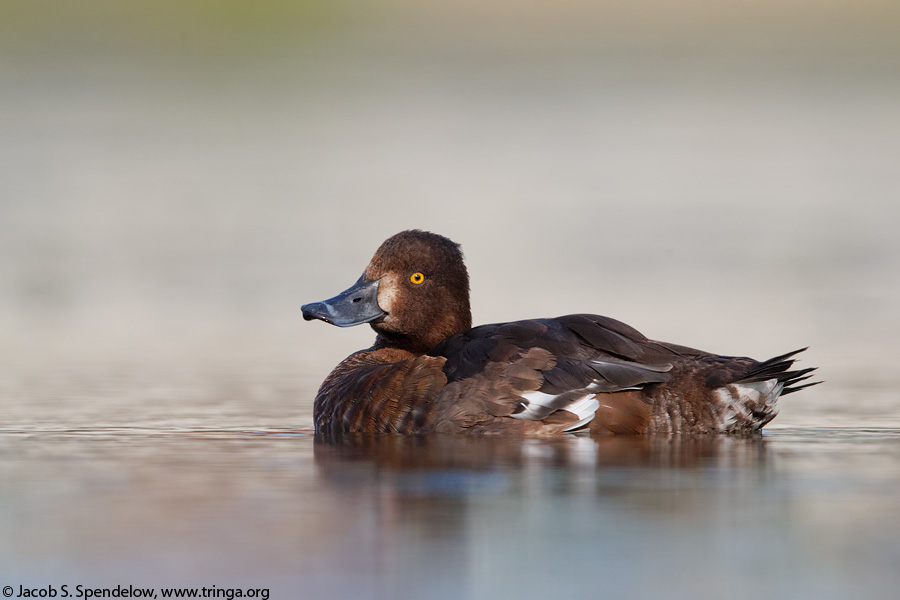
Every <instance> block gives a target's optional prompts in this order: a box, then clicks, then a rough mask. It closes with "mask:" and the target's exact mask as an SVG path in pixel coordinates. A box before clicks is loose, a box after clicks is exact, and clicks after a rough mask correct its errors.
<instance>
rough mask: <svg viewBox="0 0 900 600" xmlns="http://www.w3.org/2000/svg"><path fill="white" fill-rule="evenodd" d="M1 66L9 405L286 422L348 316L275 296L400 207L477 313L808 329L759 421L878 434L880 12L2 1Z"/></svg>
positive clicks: (742, 340)
mask: <svg viewBox="0 0 900 600" xmlns="http://www.w3.org/2000/svg"><path fill="white" fill-rule="evenodd" d="M0 82H2V84H0V361H2V363H3V364H4V365H5V367H4V370H6V371H7V372H8V373H9V375H10V376H9V377H8V378H7V379H6V381H5V383H4V385H5V386H6V388H7V389H6V391H5V393H3V394H2V398H3V401H2V405H3V410H4V411H5V412H6V414H7V418H8V419H10V421H9V423H11V424H12V425H16V424H19V425H21V426H23V427H37V426H46V427H70V426H73V424H74V425H78V424H81V425H85V426H87V425H96V424H98V423H110V424H120V425H122V424H128V425H147V424H150V425H152V424H159V423H161V422H164V421H165V420H166V419H169V418H177V419H180V420H177V423H178V424H184V423H186V422H189V420H190V419H191V418H193V417H194V416H196V419H197V422H198V423H203V422H207V423H208V418H209V414H210V413H209V412H205V413H203V414H202V415H197V414H195V412H192V410H193V408H192V407H196V406H198V405H201V404H202V405H204V406H205V407H206V409H209V408H211V407H212V406H217V405H218V406H221V411H220V414H219V416H220V417H221V419H222V421H221V422H222V423H224V424H232V425H240V424H242V423H246V424H247V425H248V426H260V427H265V426H273V425H275V424H278V425H282V426H287V425H290V426H297V427H308V426H310V424H311V420H310V406H311V402H312V397H313V395H314V393H315V390H316V388H317V386H318V384H319V382H320V381H321V380H322V378H323V377H324V376H325V374H327V372H328V370H329V369H330V368H331V367H332V366H333V365H334V364H335V363H336V362H337V361H338V360H340V359H341V358H343V357H344V356H346V355H347V354H348V353H349V352H351V351H353V350H356V349H358V348H361V347H364V346H365V345H368V344H369V343H370V341H371V338H372V334H371V331H369V330H368V329H366V328H356V329H353V330H337V329H334V328H331V327H328V326H326V325H325V324H323V323H318V322H316V323H304V322H303V321H302V319H301V316H300V312H299V306H300V305H301V304H303V303H306V302H310V301H314V300H320V299H323V298H326V297H330V296H331V295H333V294H335V293H337V292H338V291H341V290H343V289H344V288H345V287H347V286H348V285H349V284H350V283H351V282H353V281H354V280H355V279H356V278H357V277H358V275H359V273H360V272H361V271H362V269H363V268H364V267H365V265H366V263H367V262H368V260H369V258H370V257H371V255H372V253H373V252H374V250H375V248H377V246H378V244H379V243H380V242H381V241H382V240H383V239H385V238H386V237H388V236H389V235H391V234H393V233H395V232H397V231H399V230H401V229H405V228H411V227H417V228H424V229H430V230H433V231H436V232H439V233H442V234H444V235H447V236H449V237H451V238H452V239H454V240H456V241H458V242H460V243H461V244H462V245H463V249H464V251H465V252H466V254H467V258H468V264H469V267H470V271H471V278H472V287H473V307H474V313H475V321H476V322H477V323H483V322H492V321H498V320H512V319H516V318H528V317H537V316H553V315H559V314H565V313H569V312H597V313H600V314H606V315H609V316H614V317H616V318H619V319H621V320H624V321H626V322H628V323H629V324H632V325H634V326H635V327H637V328H638V329H640V330H641V331H643V332H644V333H646V334H647V335H648V336H650V337H653V338H657V339H662V340H667V341H673V342H677V343H682V344H685V345H691V346H695V347H701V348H704V349H707V350H711V351H716V352H720V353H726V354H742V355H743V354H748V355H753V356H756V357H758V358H765V357H767V356H771V355H774V354H777V353H781V352H784V351H787V350H791V349H794V348H797V347H802V346H806V345H810V346H812V349H811V350H810V351H809V352H808V353H807V354H808V356H807V358H806V360H807V364H817V365H819V366H820V367H821V373H822V377H824V378H825V379H827V380H828V382H829V385H827V386H822V387H819V388H816V390H815V392H810V393H807V394H800V395H798V396H796V397H792V398H791V402H790V403H785V408H784V409H783V415H782V417H781V418H780V419H779V420H776V421H775V422H774V423H773V426H776V427H777V426H778V425H779V424H788V425H791V424H794V425H815V424H826V425H844V424H846V425H858V424H870V425H878V424H885V423H887V424H890V423H891V422H892V423H893V424H894V425H896V424H897V423H898V421H897V419H898V416H900V414H898V409H897V407H896V404H897V402H896V401H897V399H898V398H897V393H896V392H895V391H894V386H896V383H897V375H896V369H894V368H893V364H892V362H890V361H889V358H888V357H890V356H892V354H893V352H892V351H893V348H894V345H895V343H896V340H897V339H898V334H900V281H898V279H900V278H898V273H900V264H898V263H900V236H898V235H897V233H896V231H897V225H898V217H900V203H898V196H900V5H898V4H897V3H896V2H893V1H888V0H855V1H853V2H850V1H847V0H835V1H829V0H825V1H823V0H816V1H811V0H810V1H807V0H799V1H797V2H791V3H784V2H775V1H768V0H763V1H760V0H753V1H750V0H732V1H728V2H720V3H707V2H698V1H694V0H685V1H681V2H674V3H673V2H664V1H661V0H638V1H636V2H635V1H631V2H587V1H582V0H563V1H557V2H547V1H543V0H526V1H516V2H511V1H505V0H501V1H497V2H491V3H484V2H474V1H468V0H462V1H456V2H426V3H423V2H412V1H407V0H377V1H369V2H354V1H328V2H324V1H323V2H296V1H287V0H284V1H282V0H260V1H258V2H237V1H222V0H215V1H213V0H192V1H178V2H176V1H153V2H150V1H138V2H127V3H123V2H116V1H101V0H82V1H79V2H70V1H52V0H48V1H43V0H42V1H39V2H33V1H27V2H25V1H17V0H12V1H6V2H3V3H2V4H0ZM79 393H80V394H81V395H80V396H79V395H78V394H79ZM73 394H74V396H73ZM173 395H174V396H177V397H179V398H181V399H182V400H184V402H179V403H178V404H177V407H173V406H171V403H169V404H167V405H166V407H165V410H164V411H163V410H162V409H161V408H159V406H160V402H163V403H164V404H165V400H166V399H171V398H172V397H173ZM247 407H249V409H248V408H247ZM245 409H246V410H245ZM154 411H159V414H157V413H155V412H154ZM179 411H181V412H179ZM173 415H174V417H173ZM232 418H233V419H234V420H231V421H229V419H232ZM892 419H893V421H891V420H892ZM248 420H250V421H252V422H248Z"/></svg>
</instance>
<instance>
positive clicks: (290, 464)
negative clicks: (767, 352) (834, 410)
mask: <svg viewBox="0 0 900 600" xmlns="http://www.w3.org/2000/svg"><path fill="white" fill-rule="evenodd" d="M0 457H2V462H0V490H2V491H0V531H2V532H3V536H2V537H3V543H2V544H0V577H2V581H0V582H2V583H3V584H10V585H18V584H24V585H35V586H38V585H42V586H46V585H48V584H52V585H57V586H58V585H62V584H69V586H70V589H72V586H74V585H76V584H79V583H81V584H84V585H88V586H115V585H116V584H133V585H138V584H143V585H149V586H155V587H166V586H177V585H187V586H207V587H211V586H212V585H216V586H217V587H218V588H227V587H244V588H247V587H254V588H256V587H261V588H268V589H270V590H271V594H272V597H273V598H304V597H317V596H326V597H354V598H421V597H432V598H433V597H437V598H496V597H541V596H544V595H546V594H552V595H553V596H554V597H572V598H596V597H604V598H616V597H622V598H624V597H667V598H705V597H710V598H714V597H730V598H755V597H758V596H759V595H760V594H765V595H766V596H767V597H779V598H817V599H821V598H851V597H852V598H861V597H865V598H878V597H890V595H891V590H893V589H896V587H897V585H898V584H900V571H898V569H897V568H896V567H897V565H898V564H900V430H889V429H881V430H873V429H868V430H864V429H780V430H774V431H770V432H767V433H766V434H765V435H763V436H761V437H758V438H751V439H743V438H728V437H700V438H678V437H674V438H670V437H647V438H632V437H621V438H604V439H590V438H586V437H569V438H565V439H559V440H548V441H510V440H506V441H504V440H485V439H456V438H450V437H435V438H427V439H416V438H401V437H392V436H387V437H381V438H376V439H372V438H357V437H352V438H350V439H345V440H340V441H324V440H320V439H317V438H316V437H315V436H314V435H313V434H312V432H311V431H308V430H293V429H268V430H237V429H222V430H213V429H196V430H189V429H154V428H147V429H140V428H126V427H109V428H92V429H78V430H65V429H59V430H43V431H22V430H18V431H16V430H4V431H2V433H0ZM16 589H18V588H16Z"/></svg>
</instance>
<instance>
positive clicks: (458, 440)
mask: <svg viewBox="0 0 900 600" xmlns="http://www.w3.org/2000/svg"><path fill="white" fill-rule="evenodd" d="M314 449H315V463H316V466H317V468H318V470H319V473H320V475H321V477H322V479H323V480H324V481H326V482H329V483H333V484H336V485H339V486H354V485H356V486H365V485H369V484H371V483H373V482H374V481H377V482H378V484H379V485H380V486H382V487H383V486H385V485H388V486H389V487H393V488H394V489H393V491H395V492H398V493H401V494H403V495H409V494H424V495H436V496H440V495H447V494H450V495H459V494H466V493H486V492H492V491H493V492H497V491H510V490H511V489H513V488H517V487H518V488H522V489H525V488H527V487H529V486H530V485H531V484H532V482H533V481H534V479H535V475H537V479H539V480H545V483H546V482H549V483H550V485H549V488H547V489H549V490H552V491H556V492H563V491H565V490H567V489H570V488H571V486H573V485H574V486H576V487H577V488H578V489H581V490H585V489H589V488H591V487H593V489H595V490H603V489H606V487H607V484H608V482H609V480H610V479H611V478H613V479H619V480H626V481H627V480H630V479H633V478H643V479H644V480H646V479H647V477H650V478H651V479H652V478H659V477H661V476H663V477H664V476H665V472H666V471H672V472H680V473H681V475H683V476H690V475H691V474H693V475H694V476H700V475H703V477H704V478H708V477H710V476H715V475H716V474H717V473H720V474H721V475H722V476H723V477H727V478H729V479H731V480H733V479H734V478H735V476H736V475H748V474H750V475H753V474H756V475H758V474H760V473H762V472H763V471H764V470H765V467H766V465H767V464H768V460H769V455H768V454H769V453H768V451H767V447H766V440H765V438H764V437H763V436H760V435H756V436H750V437H730V436H718V435H709V436H663V435H660V436H609V437H586V436H569V437H565V438H553V439H542V440H534V439H530V440H523V439H508V438H487V437H477V438H475V437H461V436H447V435H432V436H420V437H415V436H413V437H410V436H401V435H369V434H342V435H339V436H324V435H318V436H316V439H315V445H314ZM735 469H737V471H735ZM670 474H671V473H670ZM586 484H588V485H586Z"/></svg>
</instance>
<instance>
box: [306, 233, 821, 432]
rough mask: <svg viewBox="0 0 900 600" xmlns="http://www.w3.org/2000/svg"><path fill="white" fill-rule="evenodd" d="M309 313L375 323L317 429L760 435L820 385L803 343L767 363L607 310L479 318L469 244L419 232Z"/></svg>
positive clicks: (322, 398) (396, 241) (383, 252)
mask: <svg viewBox="0 0 900 600" xmlns="http://www.w3.org/2000/svg"><path fill="white" fill-rule="evenodd" d="M301 311H302V314H303V318H304V319H305V320H307V321H311V320H319V321H323V322H325V323H328V324H331V325H335V326H337V327H352V326H356V325H362V324H366V323H368V324H369V326H370V327H371V328H372V329H373V330H374V332H375V342H374V344H373V345H372V346H371V347H370V348H366V349H364V350H359V351H358V352H354V353H353V354H351V355H350V356H348V357H347V358H346V359H344V360H343V361H341V362H340V363H339V364H338V365H337V366H336V367H335V368H334V370H332V371H331V373H330V374H329V375H328V376H327V377H326V378H325V380H324V381H323V382H322V384H321V386H320V388H319V390H318V393H317V394H316V397H315V400H314V402H313V418H314V422H315V430H316V432H317V434H323V435H341V434H345V433H361V434H379V433H395V434H406V435H427V434H463V435H509V436H519V437H526V438H527V437H552V436H560V435H568V434H578V433H587V434H590V435H591V436H594V435H597V436H602V435H611V434H644V435H646V434H676V435H677V434H688V435H693V434H701V435H702V434H738V435H739V434H754V433H757V432H759V431H760V430H761V429H762V428H763V426H765V425H766V424H767V423H769V422H770V421H771V420H772V419H773V418H775V416H776V414H777V413H778V407H777V401H778V399H779V398H780V397H781V396H784V395H786V394H790V393H793V392H796V391H799V390H801V389H804V388H807V387H810V386H812V385H816V384H817V383H821V382H819V381H817V382H808V381H807V380H808V379H809V378H810V377H812V372H813V371H814V370H815V369H816V368H815V367H807V368H801V369H795V368H794V363H795V360H796V355H798V354H799V353H801V352H803V351H804V350H806V349H807V348H802V349H799V350H794V351H792V352H787V353H784V354H780V355H778V356H775V357H773V358H770V359H768V360H763V361H758V360H754V359H752V358H747V357H735V356H722V355H718V354H713V353H710V352H704V351H702V350H696V349H694V348H689V347H687V346H681V345H678V344H671V343H667V342H659V341H655V340H651V339H648V338H647V337H646V336H644V335H643V334H642V333H640V332H639V331H637V330H636V329H634V328H633V327H631V326H629V325H626V324H625V323H622V322H621V321H617V320H615V319H612V318H610V317H604V316H600V315H595V314H570V315H565V316H560V317H555V318H540V319H528V320H521V321H511V322H508V323H495V324H487V325H479V326H477V327H473V326H472V312H471V308H470V303H469V275H468V271H467V269H466V266H465V262H464V257H463V253H462V250H461V248H460V245H459V244H457V243H455V242H453V241H452V240H450V239H448V238H446V237H444V236H442V235H439V234H436V233H431V232H428V231H423V230H418V229H412V230H407V231H401V232H400V233H397V234H396V235H393V236H392V237H390V238H388V239H387V240H386V241H384V243H382V244H381V246H380V247H379V248H378V250H377V251H376V252H375V255H374V256H373V257H372V260H371V261H370V262H369V264H368V265H367V266H366V268H365V270H364V271H363V273H362V275H361V276H360V277H359V279H358V280H357V281H356V283H354V284H353V285H352V286H351V287H350V288H348V289H347V290H345V291H343V292H341V293H340V294H338V295H337V296H334V297H333V298H330V299H328V300H323V301H320V302H313V303H310V304H305V305H303V306H302V307H301Z"/></svg>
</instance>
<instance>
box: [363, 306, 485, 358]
mask: <svg viewBox="0 0 900 600" xmlns="http://www.w3.org/2000/svg"><path fill="white" fill-rule="evenodd" d="M463 308H464V310H455V311H450V312H446V313H443V314H440V315H434V317H435V318H434V319H433V320H432V322H431V323H429V325H428V326H426V327H422V328H421V329H417V330H416V331H413V332H412V333H401V332H397V331H389V330H386V329H384V328H381V327H379V326H378V325H375V324H373V325H372V329H374V330H375V333H377V334H378V335H377V337H376V338H375V345H374V346H373V347H372V349H373V350H380V349H382V348H396V349H398V350H406V351H407V352H411V353H413V354H415V355H416V356H420V355H422V354H425V353H426V352H428V351H429V350H431V349H432V348H434V347H435V346H437V345H438V344H440V343H441V342H443V341H444V340H445V339H447V338H448V337H450V336H452V335H456V334H457V333H462V332H463V331H468V330H469V329H471V328H472V312H471V310H469V306H468V305H465V306H464V307H463Z"/></svg>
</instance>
